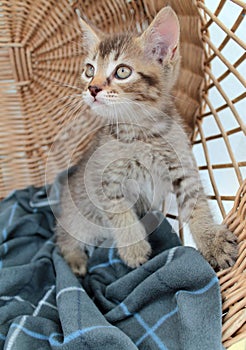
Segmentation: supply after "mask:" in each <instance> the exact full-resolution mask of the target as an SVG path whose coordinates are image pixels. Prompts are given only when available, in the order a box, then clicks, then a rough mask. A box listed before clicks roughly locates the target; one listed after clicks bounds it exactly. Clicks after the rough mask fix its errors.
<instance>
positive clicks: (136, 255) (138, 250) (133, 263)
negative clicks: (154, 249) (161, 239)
mask: <svg viewBox="0 0 246 350" xmlns="http://www.w3.org/2000/svg"><path fill="white" fill-rule="evenodd" d="M118 252H119V255H120V257H121V259H122V260H123V261H124V262H125V263H126V264H127V265H128V266H129V267H132V268H135V267H139V266H140V265H142V264H143V263H145V262H146V261H147V260H148V258H149V256H150V254H151V246H150V244H149V242H147V241H145V240H142V241H140V242H138V243H135V244H132V245H129V246H126V247H121V248H118Z"/></svg>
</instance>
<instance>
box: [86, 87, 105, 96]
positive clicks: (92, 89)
mask: <svg viewBox="0 0 246 350" xmlns="http://www.w3.org/2000/svg"><path fill="white" fill-rule="evenodd" d="M88 89H89V91H90V93H91V96H93V97H96V95H97V94H98V93H99V92H100V91H102V89H101V88H100V87H98V86H96V85H90V86H89V87H88Z"/></svg>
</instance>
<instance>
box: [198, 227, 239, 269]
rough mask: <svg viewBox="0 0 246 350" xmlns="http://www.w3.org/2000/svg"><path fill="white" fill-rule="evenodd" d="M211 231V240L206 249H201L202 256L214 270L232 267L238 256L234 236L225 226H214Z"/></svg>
mask: <svg viewBox="0 0 246 350" xmlns="http://www.w3.org/2000/svg"><path fill="white" fill-rule="evenodd" d="M212 230H213V233H214V235H213V239H212V240H211V242H210V244H208V245H207V246H206V249H201V252H202V254H203V256H204V257H205V259H206V260H207V261H208V262H209V263H210V265H211V266H212V267H213V268H214V269H216V270H218V269H226V268H228V267H230V266H233V265H234V264H235V262H236V260H237V256H238V245H237V238H236V236H235V235H234V234H233V233H232V232H231V231H230V230H229V229H228V228H227V227H226V226H225V225H216V226H214V227H213V228H212Z"/></svg>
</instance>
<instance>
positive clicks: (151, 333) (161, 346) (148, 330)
mask: <svg viewBox="0 0 246 350" xmlns="http://www.w3.org/2000/svg"><path fill="white" fill-rule="evenodd" d="M120 307H121V308H122V310H123V311H124V314H125V315H126V316H130V315H133V317H134V318H135V319H136V320H137V321H138V323H139V324H140V325H141V326H142V327H143V328H144V329H145V331H146V333H144V335H143V336H142V337H141V338H140V339H139V340H137V341H136V342H135V344H136V345H137V346H138V345H139V344H140V343H142V342H143V340H144V339H145V338H147V337H148V336H150V337H151V339H152V340H153V341H154V342H155V343H156V344H157V346H158V348H159V349H160V350H168V349H167V347H166V346H165V345H164V343H163V341H162V340H161V339H160V338H159V337H158V336H157V335H156V334H155V333H154V329H153V327H149V326H148V324H147V323H146V322H145V321H144V320H143V318H142V317H141V316H140V315H139V314H138V313H134V314H132V313H131V312H130V311H129V310H128V308H127V306H126V305H125V304H124V303H121V304H120Z"/></svg>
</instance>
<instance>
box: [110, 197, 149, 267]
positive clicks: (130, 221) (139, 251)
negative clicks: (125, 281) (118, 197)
mask: <svg viewBox="0 0 246 350" xmlns="http://www.w3.org/2000/svg"><path fill="white" fill-rule="evenodd" d="M116 209H117V210H116ZM116 211H117V212H116ZM108 216H109V219H110V221H111V224H112V226H113V228H114V240H115V242H116V247H117V249H118V253H119V255H120V257H121V259H122V260H123V261H124V262H125V263H126V264H127V265H128V266H130V267H132V268H135V267H138V266H140V265H141V264H143V263H144V262H146V261H147V260H148V257H149V255H150V253H151V246H150V244H149V242H147V241H146V240H145V237H146V232H145V228H144V226H143V225H142V223H141V222H140V221H139V219H138V217H137V215H136V214H135V212H134V211H133V210H132V209H128V208H127V207H126V206H125V205H124V204H122V203H121V204H120V205H118V206H114V213H112V212H111V213H110V214H108Z"/></svg>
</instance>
